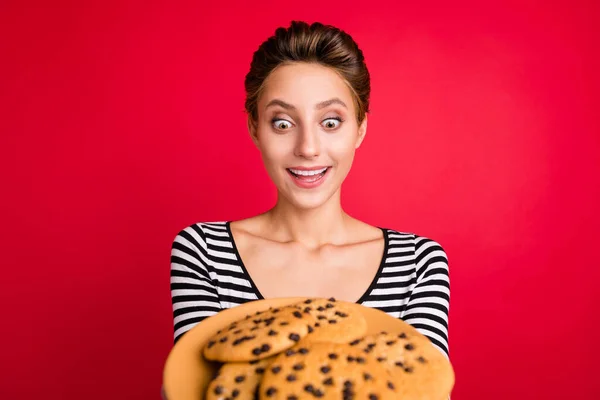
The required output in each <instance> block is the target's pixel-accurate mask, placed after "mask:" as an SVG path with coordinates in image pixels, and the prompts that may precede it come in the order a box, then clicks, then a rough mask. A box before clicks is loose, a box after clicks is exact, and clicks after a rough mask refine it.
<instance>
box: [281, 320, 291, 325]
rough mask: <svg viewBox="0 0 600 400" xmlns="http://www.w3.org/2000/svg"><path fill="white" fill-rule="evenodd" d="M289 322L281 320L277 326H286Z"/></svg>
mask: <svg viewBox="0 0 600 400" xmlns="http://www.w3.org/2000/svg"><path fill="white" fill-rule="evenodd" d="M289 324H290V323H289V322H287V321H283V322H280V323H279V326H286V325H289Z"/></svg>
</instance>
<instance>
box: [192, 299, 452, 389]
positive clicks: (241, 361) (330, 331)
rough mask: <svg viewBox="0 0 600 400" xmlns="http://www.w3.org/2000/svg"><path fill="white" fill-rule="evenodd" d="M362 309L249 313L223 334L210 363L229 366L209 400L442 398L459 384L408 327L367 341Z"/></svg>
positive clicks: (337, 306)
mask: <svg viewBox="0 0 600 400" xmlns="http://www.w3.org/2000/svg"><path fill="white" fill-rule="evenodd" d="M366 333H367V322H366V320H365V319H364V317H363V316H362V314H361V313H360V312H358V311H357V310H356V308H355V307H351V306H350V305H349V304H347V303H344V302H338V301H335V299H333V298H332V299H307V300H305V301H303V302H301V303H296V304H292V305H289V306H285V307H280V308H270V309H268V310H266V311H262V312H257V313H256V314H254V315H248V316H246V317H245V318H244V319H242V320H240V321H236V322H234V323H232V324H230V325H229V326H227V327H225V328H224V329H222V330H220V331H218V332H217V333H216V334H215V335H214V336H213V337H212V338H211V339H210V340H209V341H208V343H207V344H206V346H205V347H204V349H203V353H204V357H205V358H206V359H208V360H212V361H217V362H220V363H222V364H223V365H222V366H221V368H220V369H219V372H218V373H217V376H216V377H215V378H214V379H213V380H212V382H211V383H210V385H209V387H208V389H207V392H206V396H205V398H206V399H207V400H217V399H218V400H234V399H235V400H254V399H260V400H263V399H269V400H302V399H315V398H322V399H336V400H351V399H356V400H358V399H361V400H362V399H364V400H387V399H405V400H442V399H446V398H447V397H448V395H449V394H450V391H451V389H452V387H453V385H454V374H453V371H452V367H451V365H450V363H449V362H448V360H447V359H446V358H445V357H444V356H443V355H442V353H440V352H439V350H437V349H436V348H435V347H433V345H432V344H431V343H430V342H429V340H428V339H427V338H426V337H425V336H423V335H421V334H420V333H418V332H417V331H416V330H415V329H414V328H412V327H411V326H410V325H408V324H406V330H405V331H404V332H400V333H394V334H390V333H386V332H381V333H378V334H375V335H366Z"/></svg>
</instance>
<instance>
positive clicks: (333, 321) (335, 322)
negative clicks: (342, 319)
mask: <svg viewBox="0 0 600 400" xmlns="http://www.w3.org/2000/svg"><path fill="white" fill-rule="evenodd" d="M329 323H330V324H337V321H336V320H335V319H330V320H329Z"/></svg>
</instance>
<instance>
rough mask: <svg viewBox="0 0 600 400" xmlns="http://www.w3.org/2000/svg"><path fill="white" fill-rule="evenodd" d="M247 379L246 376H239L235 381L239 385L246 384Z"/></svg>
mask: <svg viewBox="0 0 600 400" xmlns="http://www.w3.org/2000/svg"><path fill="white" fill-rule="evenodd" d="M245 379H246V377H245V376H244V375H238V376H236V377H235V381H236V382H237V383H240V382H244V380H245Z"/></svg>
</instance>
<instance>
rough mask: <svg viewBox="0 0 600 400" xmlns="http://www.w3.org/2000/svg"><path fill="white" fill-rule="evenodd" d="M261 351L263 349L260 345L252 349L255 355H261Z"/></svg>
mask: <svg viewBox="0 0 600 400" xmlns="http://www.w3.org/2000/svg"><path fill="white" fill-rule="evenodd" d="M261 353H262V351H261V350H260V347H257V348H255V349H252V354H254V355H255V356H259V355H260V354H261Z"/></svg>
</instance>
